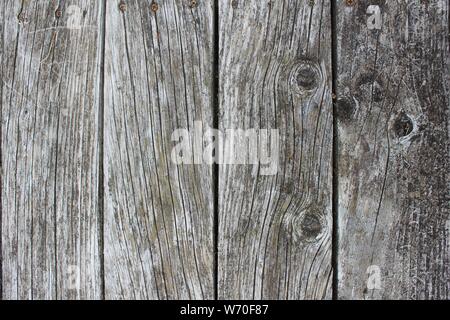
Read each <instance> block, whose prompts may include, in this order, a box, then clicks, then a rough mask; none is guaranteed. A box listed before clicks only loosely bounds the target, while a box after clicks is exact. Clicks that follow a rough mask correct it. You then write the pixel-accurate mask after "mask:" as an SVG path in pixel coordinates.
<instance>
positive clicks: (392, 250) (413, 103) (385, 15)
mask: <svg viewBox="0 0 450 320" xmlns="http://www.w3.org/2000/svg"><path fill="white" fill-rule="evenodd" d="M353 3H354V5H353V6H349V5H346V2H345V1H339V2H338V8H337V9H338V15H337V17H338V21H337V24H338V25H337V35H338V61H337V63H338V82H337V95H338V103H337V110H338V117H339V126H338V141H339V145H338V150H339V157H338V159H337V161H338V166H339V223H338V224H339V253H338V257H339V267H338V272H339V290H338V292H339V298H343V299H380V298H386V299H449V298H450V282H449V277H450V269H449V268H450V262H449V253H450V243H449V242H450V238H449V228H450V219H449V218H450V217H449V213H450V208H449V204H450V201H449V200H450V199H449V194H450V193H449V187H450V183H449V135H448V133H449V129H448V128H449V127H448V125H449V89H450V79H449V77H450V73H449V67H450V55H449V41H448V39H449V38H448V32H449V26H448V23H449V21H448V10H449V7H448V1H445V0H437V1H365V0H364V1H363V0H361V1H354V2H353ZM369 5H376V6H378V7H372V8H371V9H370V10H369V13H370V14H367V9H368V6H369ZM378 9H380V12H381V18H382V23H381V29H380V30H379V29H377V28H373V27H374V26H375V27H376V21H375V20H374V19H375V18H376V16H374V14H375V12H376V11H377V10H378ZM369 17H371V18H370V21H369V25H370V26H371V28H372V29H369V28H368V26H367V22H368V19H369ZM378 272H379V275H380V282H378V281H377V280H378V279H377V276H378Z"/></svg>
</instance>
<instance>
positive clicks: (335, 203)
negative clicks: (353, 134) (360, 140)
mask: <svg viewBox="0 0 450 320" xmlns="http://www.w3.org/2000/svg"><path fill="white" fill-rule="evenodd" d="M331 70H332V71H331V74H332V92H333V151H332V153H333V156H332V159H333V160H332V166H333V170H332V171H333V178H332V179H333V182H332V211H333V233H332V254H331V260H332V265H333V300H338V299H339V295H338V289H339V285H338V279H339V278H338V272H339V270H338V251H339V224H338V222H339V221H338V208H339V194H338V168H339V167H338V154H339V153H338V123H337V117H336V115H337V110H336V107H337V105H336V101H337V91H336V89H337V78H336V77H337V72H338V65H337V9H336V1H331Z"/></svg>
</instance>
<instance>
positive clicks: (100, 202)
mask: <svg viewBox="0 0 450 320" xmlns="http://www.w3.org/2000/svg"><path fill="white" fill-rule="evenodd" d="M106 1H107V0H103V1H102V3H101V6H102V8H101V9H100V11H101V13H100V38H101V42H100V81H99V107H98V108H99V111H98V130H99V132H98V139H99V147H98V148H99V150H98V152H99V154H98V159H99V160H98V177H99V180H98V197H97V201H98V214H99V222H98V225H99V229H100V230H99V254H100V281H101V284H100V296H101V300H105V296H106V294H105V287H106V285H105V218H104V217H105V216H104V193H105V188H104V184H103V183H104V171H103V170H104V168H103V158H104V151H103V144H104V136H105V134H104V122H105V120H104V106H105V104H104V103H105V100H104V99H105V98H104V96H105V52H106V51H105V41H106V40H105V39H106Z"/></svg>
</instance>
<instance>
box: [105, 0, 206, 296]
mask: <svg viewBox="0 0 450 320" xmlns="http://www.w3.org/2000/svg"><path fill="white" fill-rule="evenodd" d="M105 44H106V56H105V109H104V114H105V124H104V125H105V126H104V134H105V140H104V158H105V161H104V168H105V212H104V216H105V229H104V230H105V295H106V298H107V299H211V298H213V297H214V271H213V270H214V249H213V245H214V243H213V221H214V219H213V218H214V208H213V205H214V201H213V191H214V190H213V187H212V184H213V176H212V167H211V166H208V165H176V164H174V163H173V162H172V159H171V152H172V148H173V147H174V146H175V142H173V141H172V140H171V135H172V133H173V131H174V130H176V129H178V128H186V129H192V128H193V127H194V121H202V123H203V124H204V127H205V128H206V127H207V126H212V119H213V117H212V111H213V108H212V86H213V74H212V68H213V64H212V62H213V1H198V3H195V2H190V1H176V0H161V1H156V2H151V1H146V0H130V1H125V2H123V3H121V2H119V1H107V10H106V39H105Z"/></svg>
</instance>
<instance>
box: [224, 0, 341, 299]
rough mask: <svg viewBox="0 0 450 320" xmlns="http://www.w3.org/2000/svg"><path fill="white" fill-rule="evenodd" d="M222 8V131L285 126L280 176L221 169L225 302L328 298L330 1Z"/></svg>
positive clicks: (256, 169)
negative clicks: (229, 300) (226, 300)
mask: <svg viewBox="0 0 450 320" xmlns="http://www.w3.org/2000/svg"><path fill="white" fill-rule="evenodd" d="M219 3H220V13H219V17H220V26H219V28H220V37H221V40H220V116H219V123H220V129H221V131H222V132H224V131H225V130H226V129H238V128H239V129H244V130H247V129H252V128H255V129H278V130H279V151H278V152H277V150H271V151H272V152H271V153H272V156H273V160H277V161H278V168H277V170H275V171H274V172H270V170H268V165H267V164H265V163H264V159H262V158H261V157H260V160H261V162H260V163H259V164H258V165H255V166H252V165H226V164H221V165H220V166H219V167H220V170H219V265H218V267H219V275H218V276H219V282H218V291H219V298H223V299H314V298H317V299H324V298H331V284H332V261H331V245H332V243H331V235H332V212H331V194H332V160H331V156H332V132H333V118H332V101H331V84H332V78H331V76H332V74H331V14H330V13H331V10H330V4H329V1H315V2H314V1H309V2H308V1H293V0H287V1H256V0H252V1H238V0H234V1H228V0H221V1H219ZM275 136H276V135H275ZM259 138H260V139H263V135H262V134H260V135H259ZM261 141H262V140H261ZM274 141H276V140H274ZM258 144H259V146H258V149H259V152H260V151H261V150H262V149H261V144H262V143H258ZM275 145H276V144H271V146H273V147H274V146H275ZM226 150H227V149H226V148H225V151H226ZM269 150H270V149H269ZM236 151H237V152H236V153H237V154H238V155H242V153H244V152H246V151H247V148H239V149H237V150H236ZM255 153H256V152H255ZM255 153H252V156H254V155H255ZM275 162H276V161H275ZM271 173H273V175H270V174H271Z"/></svg>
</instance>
